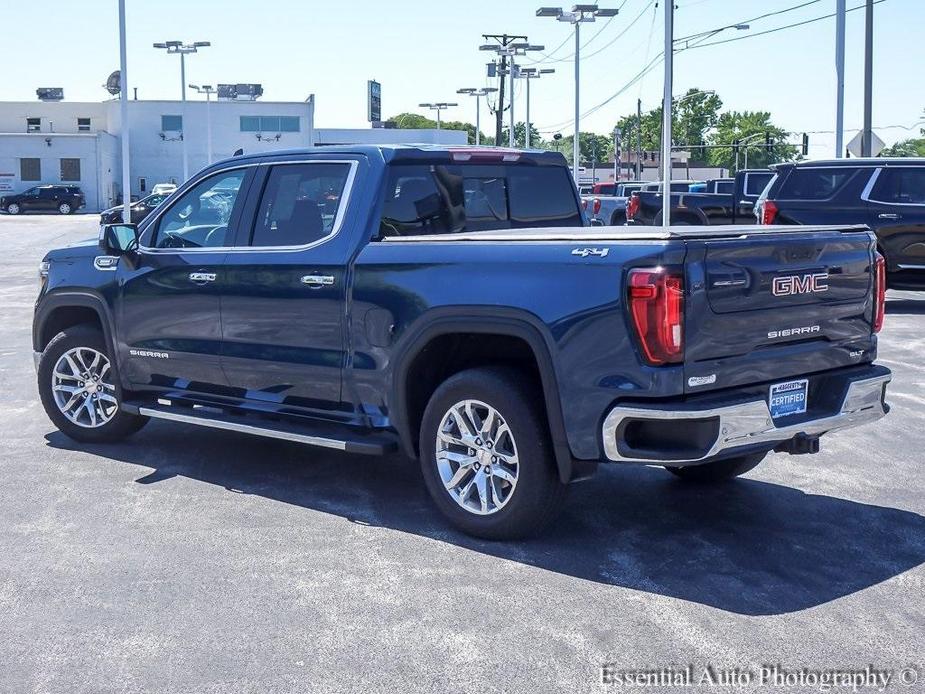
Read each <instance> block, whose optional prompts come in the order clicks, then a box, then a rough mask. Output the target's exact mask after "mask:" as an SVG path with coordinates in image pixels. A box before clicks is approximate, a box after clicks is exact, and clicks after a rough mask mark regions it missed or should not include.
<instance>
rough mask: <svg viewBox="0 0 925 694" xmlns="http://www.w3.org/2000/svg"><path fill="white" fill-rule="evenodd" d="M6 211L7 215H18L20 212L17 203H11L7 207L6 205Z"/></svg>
mask: <svg viewBox="0 0 925 694" xmlns="http://www.w3.org/2000/svg"><path fill="white" fill-rule="evenodd" d="M6 211H7V212H8V213H9V214H19V212H20V210H19V204H18V203H15V202H11V203H10V204H9V205H7V208H6Z"/></svg>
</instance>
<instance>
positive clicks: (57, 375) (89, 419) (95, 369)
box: [38, 325, 148, 443]
mask: <svg viewBox="0 0 925 694" xmlns="http://www.w3.org/2000/svg"><path fill="white" fill-rule="evenodd" d="M38 387H39V396H40V397H41V399H42V406H43V407H44V408H45V412H46V414H48V418H49V419H51V421H52V422H53V423H54V425H55V426H56V427H58V429H59V430H60V431H61V432H62V433H63V434H65V435H66V436H68V437H70V438H72V439H74V440H75V441H80V442H82V443H106V442H111V441H119V440H120V439H123V438H125V437H126V436H129V435H130V434H133V433H135V432H136V431H138V430H139V429H141V427H143V426H144V425H145V423H146V422H147V421H148V418H147V417H141V416H138V415H133V414H129V413H127V412H123V411H122V410H121V409H119V403H120V401H121V398H122V388H121V386H120V385H119V380H118V379H117V378H116V377H115V374H114V373H113V368H112V362H111V357H110V354H109V347H108V346H107V345H106V340H105V338H104V337H103V333H102V332H100V330H99V329H98V328H96V327H94V326H92V325H76V326H73V327H71V328H67V329H66V330H64V331H63V332H60V333H58V334H57V335H56V336H55V337H54V338H53V339H52V340H51V342H49V343H48V346H47V347H45V351H44V352H42V357H41V359H40V360H39V368H38Z"/></svg>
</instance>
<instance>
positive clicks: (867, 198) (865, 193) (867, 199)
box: [861, 165, 925, 207]
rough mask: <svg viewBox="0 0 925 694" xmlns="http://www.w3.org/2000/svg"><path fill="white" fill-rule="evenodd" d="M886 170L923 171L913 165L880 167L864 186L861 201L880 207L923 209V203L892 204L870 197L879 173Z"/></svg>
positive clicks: (921, 167) (924, 203)
mask: <svg viewBox="0 0 925 694" xmlns="http://www.w3.org/2000/svg"><path fill="white" fill-rule="evenodd" d="M886 168H890V169H925V167H923V166H915V165H907V166H903V165H899V166H890V167H880V168H879V169H877V170H876V171H875V172H874V175H873V176H871V177H870V180H869V181H868V182H867V185H866V186H864V190H863V191H862V192H861V200H863V201H864V202H875V203H877V204H880V205H896V206H899V207H925V202H893V201H891V200H880V199H878V198H872V197H870V194H871V193H872V192H873V190H874V184H875V183H876V182H877V178H879V176H880V172H881V171H883V170H884V169H886Z"/></svg>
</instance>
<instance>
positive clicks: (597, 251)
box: [572, 248, 610, 258]
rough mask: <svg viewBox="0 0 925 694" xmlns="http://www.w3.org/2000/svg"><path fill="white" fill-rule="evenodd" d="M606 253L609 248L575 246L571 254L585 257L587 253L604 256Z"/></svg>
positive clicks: (608, 251)
mask: <svg viewBox="0 0 925 694" xmlns="http://www.w3.org/2000/svg"><path fill="white" fill-rule="evenodd" d="M608 253H610V249H609V248H575V249H573V250H572V255H580V256H581V257H582V258H587V257H588V256H589V255H596V256H597V257H599V258H606V257H607V254H608Z"/></svg>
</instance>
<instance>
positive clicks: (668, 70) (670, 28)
mask: <svg viewBox="0 0 925 694" xmlns="http://www.w3.org/2000/svg"><path fill="white" fill-rule="evenodd" d="M663 6H664V8H665V91H664V94H663V96H662V228H664V229H668V228H669V227H670V226H671V90H672V84H671V83H672V78H673V76H674V75H673V72H672V71H673V69H674V0H668V1H667V2H665V3H663Z"/></svg>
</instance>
